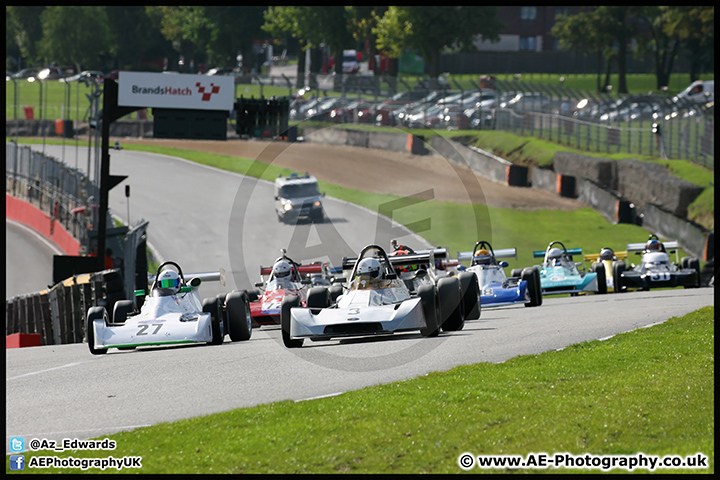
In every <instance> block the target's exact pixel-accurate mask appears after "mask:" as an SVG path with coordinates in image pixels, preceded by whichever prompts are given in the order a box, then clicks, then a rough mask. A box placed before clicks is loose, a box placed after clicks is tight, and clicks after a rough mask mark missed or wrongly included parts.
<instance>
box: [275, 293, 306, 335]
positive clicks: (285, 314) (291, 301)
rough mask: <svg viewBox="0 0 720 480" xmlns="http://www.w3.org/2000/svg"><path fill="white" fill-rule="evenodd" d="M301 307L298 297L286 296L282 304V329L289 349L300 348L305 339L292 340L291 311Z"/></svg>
mask: <svg viewBox="0 0 720 480" xmlns="http://www.w3.org/2000/svg"><path fill="white" fill-rule="evenodd" d="M299 306H300V297H298V296H297V295H286V296H285V298H283V299H282V302H281V303H280V328H281V330H282V340H283V344H285V347H287V348H300V347H302V344H303V339H302V338H298V339H292V338H291V337H290V309H291V308H294V307H299Z"/></svg>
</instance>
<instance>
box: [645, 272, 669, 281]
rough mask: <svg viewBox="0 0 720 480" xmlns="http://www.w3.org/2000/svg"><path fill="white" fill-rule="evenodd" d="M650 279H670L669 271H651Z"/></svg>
mask: <svg viewBox="0 0 720 480" xmlns="http://www.w3.org/2000/svg"><path fill="white" fill-rule="evenodd" d="M650 280H652V281H653V282H664V281H666V280H670V273H669V272H660V273H653V274H651V275H650Z"/></svg>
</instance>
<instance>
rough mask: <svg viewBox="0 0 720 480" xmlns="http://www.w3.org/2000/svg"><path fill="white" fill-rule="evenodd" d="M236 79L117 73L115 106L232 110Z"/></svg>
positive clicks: (168, 74) (173, 74)
mask: <svg viewBox="0 0 720 480" xmlns="http://www.w3.org/2000/svg"><path fill="white" fill-rule="evenodd" d="M234 96H235V79H234V78H233V77H227V76H212V77H208V76H206V75H186V74H182V73H147V72H120V73H119V74H118V106H121V107H157V108H178V109H193V110H224V111H228V112H229V111H231V110H232V109H233V100H234V99H233V97H234Z"/></svg>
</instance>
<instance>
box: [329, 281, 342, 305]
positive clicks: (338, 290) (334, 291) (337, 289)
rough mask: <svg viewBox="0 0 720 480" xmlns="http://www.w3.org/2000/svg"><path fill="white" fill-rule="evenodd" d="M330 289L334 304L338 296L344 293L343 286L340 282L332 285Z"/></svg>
mask: <svg viewBox="0 0 720 480" xmlns="http://www.w3.org/2000/svg"><path fill="white" fill-rule="evenodd" d="M329 291H330V303H331V304H333V303H335V302H337V299H338V297H339V296H340V295H342V294H343V286H342V285H338V284H335V285H332V286H331V287H330V288H329Z"/></svg>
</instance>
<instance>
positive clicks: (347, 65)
mask: <svg viewBox="0 0 720 480" xmlns="http://www.w3.org/2000/svg"><path fill="white" fill-rule="evenodd" d="M342 71H343V73H358V72H359V71H360V62H358V59H357V51H355V50H343V62H342Z"/></svg>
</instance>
